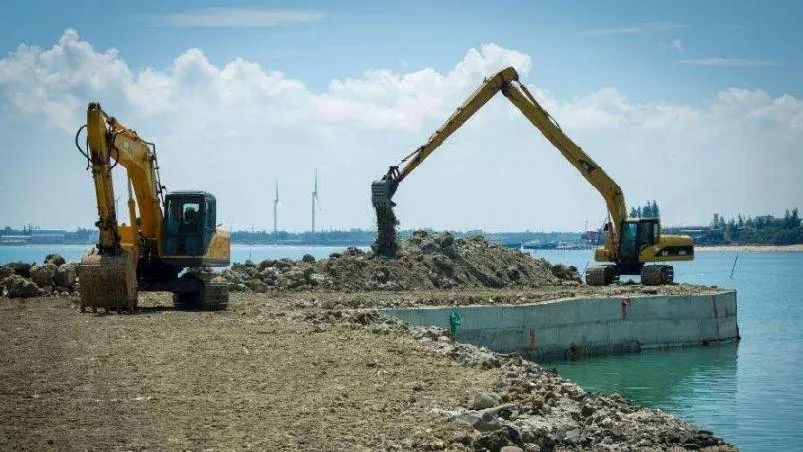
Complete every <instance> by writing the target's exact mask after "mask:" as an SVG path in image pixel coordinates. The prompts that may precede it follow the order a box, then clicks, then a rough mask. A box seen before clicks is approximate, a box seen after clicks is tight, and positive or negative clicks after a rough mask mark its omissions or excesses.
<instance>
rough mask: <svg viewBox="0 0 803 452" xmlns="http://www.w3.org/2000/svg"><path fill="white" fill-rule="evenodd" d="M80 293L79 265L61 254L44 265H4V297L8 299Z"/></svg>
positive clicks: (0, 290) (0, 277)
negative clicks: (69, 261) (68, 260)
mask: <svg viewBox="0 0 803 452" xmlns="http://www.w3.org/2000/svg"><path fill="white" fill-rule="evenodd" d="M77 292H78V268H77V264H74V263H68V262H66V261H65V260H64V258H63V257H61V256H60V255H58V254H48V255H47V257H46V258H45V260H44V262H43V263H42V264H28V263H24V262H14V263H10V264H6V265H3V266H0V294H2V295H3V296H6V297H8V298H29V297H41V296H46V295H59V296H70V295H73V294H76V293H77Z"/></svg>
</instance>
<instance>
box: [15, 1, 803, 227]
mask: <svg viewBox="0 0 803 452" xmlns="http://www.w3.org/2000/svg"><path fill="white" fill-rule="evenodd" d="M801 17H803V4H801V3H800V2H783V1H776V2H746V1H744V2H742V1H706V2H698V1H671V2H670V1H656V2H643V1H595V2H580V1H554V2H540V1H539V2H519V1H496V2H478V1H476V2H475V1H440V2H431V1H428V2H424V1H404V2H402V1H398V2H394V1H387V2H354V1H342V2H326V1H318V2H315V1H294V2H249V1H242V2H237V3H223V2H211V1H201V2H147V1H142V2H128V3H125V4H120V5H115V7H114V8H111V7H109V5H108V3H102V2H99V1H82V0H76V1H71V2H60V1H57V2H45V1H16V0H6V1H4V2H0V27H2V29H3V33H2V34H0V140H2V142H3V143H4V146H2V150H0V153H2V155H1V156H2V163H1V164H0V226H1V225H6V224H7V225H11V226H21V225H24V224H28V223H33V224H35V225H39V226H41V227H43V228H49V227H64V228H74V227H78V226H82V227H92V224H93V223H94V222H95V220H96V216H97V210H96V204H95V200H94V192H93V189H92V183H91V175H90V173H89V172H88V171H87V170H86V162H85V161H84V160H83V159H82V158H81V156H80V155H79V154H78V151H77V150H76V149H75V146H74V144H73V138H74V134H75V131H76V130H77V129H78V127H80V126H81V125H82V124H83V123H84V122H85V119H86V117H85V110H86V104H87V103H88V102H90V101H98V102H100V103H101V105H102V106H103V108H104V110H106V111H107V112H109V113H110V114H112V115H114V116H116V117H117V118H118V119H120V120H121V121H123V122H124V123H126V124H127V125H128V126H129V127H131V128H133V129H135V130H137V131H138V132H139V133H140V135H141V136H143V137H145V138H146V139H148V140H149V141H153V142H155V143H156V144H157V151H158V155H159V159H160V164H161V168H162V169H161V172H162V180H163V182H164V183H165V185H167V187H168V189H169V190H182V189H203V190H206V191H209V192H211V193H213V194H215V195H216V197H217V198H218V210H219V212H218V218H219V219H220V220H222V221H224V222H225V223H226V224H227V225H228V226H230V227H232V228H234V229H250V228H251V227H254V228H255V229H271V228H272V225H273V208H272V207H273V197H274V193H273V191H274V183H275V182H276V181H278V184H279V187H280V207H279V227H280V228H281V229H285V230H292V231H303V230H308V229H309V227H310V215H311V213H310V207H311V206H310V202H311V200H310V197H311V192H312V189H313V178H314V173H315V170H316V169H317V171H318V174H319V179H320V180H319V187H320V189H319V198H320V203H319V206H320V209H319V211H318V212H317V225H318V228H319V229H347V228H370V227H372V225H373V212H372V208H371V205H370V182H371V181H372V180H373V179H375V178H377V177H379V176H381V175H382V174H383V173H384V172H385V171H386V170H387V167H388V166H389V165H391V164H396V163H398V161H399V160H400V159H401V158H402V157H404V156H405V155H407V154H408V153H409V152H410V151H411V150H413V149H415V148H416V147H418V146H419V145H420V144H422V143H424V142H425V141H426V139H427V138H428V137H429V135H430V134H431V133H432V132H433V131H434V130H435V129H437V128H438V127H439V126H440V124H441V123H442V122H443V121H444V120H445V119H446V118H447V117H448V116H449V115H450V114H451V113H452V111H453V110H454V109H455V108H456V107H457V106H458V105H459V104H460V103H462V102H463V100H464V99H465V98H466V97H467V96H468V95H469V94H470V93H471V92H472V91H473V90H474V89H475V88H476V87H477V86H478V85H479V84H480V83H481V82H482V80H483V78H484V77H486V76H488V75H491V74H493V73H494V72H496V71H498V70H501V69H503V68H504V67H507V66H513V67H515V68H516V69H517V70H518V72H519V73H520V75H521V80H522V82H523V83H525V84H526V85H527V86H528V87H530V89H531V90H532V91H533V92H534V93H535V94H536V97H537V99H538V101H539V102H540V103H541V104H542V105H543V106H544V107H545V108H546V109H547V110H548V111H549V112H550V113H551V114H552V116H553V117H554V118H555V119H556V120H557V121H558V122H559V123H560V125H561V127H562V128H563V129H564V131H566V132H567V134H568V135H569V136H570V137H572V138H573V139H574V140H575V141H576V142H577V143H578V144H580V145H581V146H582V147H583V149H584V150H585V151H586V152H587V153H588V154H589V155H590V156H591V157H592V158H593V159H594V160H595V161H596V162H597V163H599V164H600V165H601V166H602V167H603V168H604V169H605V170H606V171H607V172H608V173H609V174H610V175H611V176H612V177H613V178H614V179H615V180H616V181H617V182H618V183H619V185H620V186H621V187H622V188H623V190H624V193H625V196H626V199H627V200H628V202H629V203H630V204H631V205H640V204H643V203H644V202H645V201H647V200H653V199H654V200H657V202H658V204H659V205H660V207H661V213H662V221H663V223H664V224H665V225H691V224H706V223H708V222H709V221H710V218H711V217H712V215H713V213H714V212H717V213H720V214H723V215H726V216H735V215H737V214H745V215H760V214H767V213H770V214H775V215H782V214H783V212H784V210H785V209H786V208H790V207H799V206H801V199H803V196H802V195H803V188H801V187H802V185H801V182H800V173H801V170H803V146H802V145H803V84H801V83H800V80H803V58H802V57H803V46H800V43H801V42H803V28H801V27H800V26H799V22H800V21H799V19H800V18H801ZM124 177H125V176H124V173H123V172H122V169H121V168H117V169H115V178H116V194H117V195H121V201H120V206H121V207H122V206H123V205H124V196H125V189H124V188H125V185H124V180H125V179H124ZM394 199H395V201H396V202H397V203H398V207H397V216H398V217H399V218H400V220H401V226H402V227H403V228H421V227H431V228H435V229H453V230H468V229H485V230H488V231H515V230H532V231H550V230H581V229H583V228H585V227H588V228H591V227H595V226H598V225H599V224H601V223H602V222H603V220H604V219H605V215H606V211H605V206H604V203H603V201H602V198H601V197H600V195H599V194H598V193H597V192H596V191H595V190H594V189H593V188H592V187H591V186H590V185H589V184H588V183H586V182H585V181H584V180H583V179H582V177H581V176H580V175H579V173H578V172H577V171H576V170H575V169H574V168H573V167H571V165H569V164H568V162H566V161H565V160H564V159H563V158H562V157H561V156H560V154H559V153H558V152H557V151H556V150H555V149H554V148H552V147H551V145H549V143H548V142H547V141H546V140H545V139H544V138H543V136H541V135H540V133H539V132H538V131H537V130H536V129H534V128H533V127H532V126H531V125H530V124H529V123H528V122H527V121H526V120H525V119H524V118H523V117H522V116H521V114H520V113H519V112H518V110H515V108H514V107H513V106H512V105H510V104H509V103H508V102H507V100H506V99H505V98H504V97H503V96H501V95H498V96H497V98H495V99H492V100H491V102H489V104H488V105H487V106H486V107H485V108H484V109H483V110H481V111H480V112H478V113H477V114H476V115H475V117H473V118H472V119H471V120H470V121H469V122H468V123H467V124H466V125H465V126H464V127H463V128H462V129H461V130H459V131H458V132H457V133H455V134H454V135H453V136H452V137H451V138H450V139H449V140H448V141H447V142H446V143H445V144H444V145H443V146H442V147H441V148H439V149H438V150H437V151H436V152H435V153H434V154H432V156H431V157H430V158H429V159H428V160H427V161H426V163H424V164H423V165H421V166H420V167H419V168H418V169H416V171H415V172H414V173H413V174H412V175H411V176H410V177H409V178H407V179H406V180H405V181H404V182H403V184H402V185H401V186H400V188H399V191H398V192H397V194H396V196H395V198H394ZM120 211H121V212H120V215H121V220H123V221H126V218H125V217H126V213H125V209H120Z"/></svg>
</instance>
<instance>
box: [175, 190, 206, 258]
mask: <svg viewBox="0 0 803 452" xmlns="http://www.w3.org/2000/svg"><path fill="white" fill-rule="evenodd" d="M215 210H216V206H215V197H214V196H213V195H211V194H210V193H206V192H202V191H179V192H173V193H170V194H168V195H167V196H165V202H164V212H165V222H164V242H163V243H164V249H163V253H164V255H165V256H167V257H170V256H188V257H189V256H197V257H200V256H203V255H204V253H205V252H206V249H207V248H208V246H209V242H211V241H212V237H213V236H214V235H215V221H216V211H215Z"/></svg>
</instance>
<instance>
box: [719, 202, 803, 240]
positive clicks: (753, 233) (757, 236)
mask: <svg viewBox="0 0 803 452" xmlns="http://www.w3.org/2000/svg"><path fill="white" fill-rule="evenodd" d="M711 233H712V236H713V237H712V238H713V239H714V240H713V241H714V242H716V241H717V240H716V239H717V238H719V239H720V241H721V243H725V244H727V243H733V244H745V245H747V244H752V245H793V244H797V243H803V226H801V219H800V214H799V212H798V209H797V208H794V209H791V210H790V209H786V212H785V213H784V216H783V218H776V217H774V216H772V215H761V216H757V217H751V216H748V217H746V218H745V217H744V216H742V215H739V216H737V217H736V218H731V219H729V220H726V219H725V217H723V216H722V215H719V214H718V213H715V214H714V218H713V220H712V221H711Z"/></svg>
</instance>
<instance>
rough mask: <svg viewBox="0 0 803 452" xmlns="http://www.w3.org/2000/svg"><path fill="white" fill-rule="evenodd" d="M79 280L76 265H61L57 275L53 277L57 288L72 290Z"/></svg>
mask: <svg viewBox="0 0 803 452" xmlns="http://www.w3.org/2000/svg"><path fill="white" fill-rule="evenodd" d="M77 280H78V272H77V268H76V265H75V264H72V263H70V264H61V265H59V267H58V268H57V269H56V274H55V275H54V276H53V282H54V283H56V286H58V287H61V288H65V289H72V287H73V286H74V285H75V282H76V281H77Z"/></svg>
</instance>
